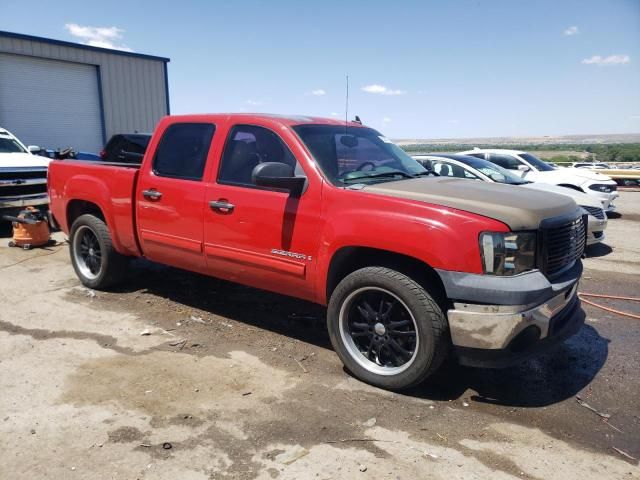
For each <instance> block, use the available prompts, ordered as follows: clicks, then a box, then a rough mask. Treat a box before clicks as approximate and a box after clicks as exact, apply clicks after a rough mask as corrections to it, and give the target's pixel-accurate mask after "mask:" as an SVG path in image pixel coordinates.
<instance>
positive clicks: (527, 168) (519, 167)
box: [518, 165, 531, 172]
mask: <svg viewBox="0 0 640 480" xmlns="http://www.w3.org/2000/svg"><path fill="white" fill-rule="evenodd" d="M518 170H520V171H521V172H528V171H529V170H531V168H529V167H528V166H526V165H518Z"/></svg>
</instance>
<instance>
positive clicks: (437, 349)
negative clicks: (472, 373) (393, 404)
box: [327, 267, 450, 390]
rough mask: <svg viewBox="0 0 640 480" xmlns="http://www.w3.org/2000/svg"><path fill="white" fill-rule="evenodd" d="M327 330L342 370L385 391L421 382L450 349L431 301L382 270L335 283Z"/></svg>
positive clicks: (364, 271) (399, 276) (441, 315)
mask: <svg viewBox="0 0 640 480" xmlns="http://www.w3.org/2000/svg"><path fill="white" fill-rule="evenodd" d="M378 298H379V299H380V300H377V299H378ZM373 304H375V306H374V305H373ZM367 305H368V307H367ZM389 305H391V306H389ZM369 307H371V308H369ZM403 311H406V312H405V313H403ZM373 312H375V313H373ZM365 324H367V325H368V326H366V325H365ZM381 325H382V326H381ZM327 326H328V329H329V337H330V338H331V343H332V345H333V348H334V349H335V351H336V353H337V354H338V356H339V357H340V359H341V360H342V363H343V364H344V366H345V367H346V369H347V370H348V371H349V372H350V373H351V374H353V375H354V376H355V377H357V378H359V379H360V380H362V381H364V382H366V383H369V384H371V385H375V386H377V387H381V388H384V389H388V390H402V389H405V388H409V387H412V386H415V385H417V384H419V383H421V382H423V381H424V380H425V379H426V378H427V377H428V376H430V375H431V374H433V373H434V372H435V371H436V370H437V369H438V368H439V367H440V365H442V362H443V361H444V360H445V358H446V357H447V354H448V352H449V349H450V348H449V347H450V342H449V334H448V324H447V319H446V317H445V315H444V313H443V312H442V310H441V309H440V307H439V306H438V304H437V303H436V302H435V300H434V299H433V298H432V297H431V295H429V293H428V292H427V291H426V290H425V289H424V288H423V287H422V286H421V285H420V284H418V283H417V282H416V281H415V280H413V279H411V278H410V277H408V276H406V275H404V274H402V273H400V272H397V271H395V270H392V269H390V268H385V267H367V268H363V269H361V270H357V271H355V272H353V273H351V274H350V275H348V276H346V277H345V278H344V279H343V280H342V281H341V282H340V283H339V284H338V286H337V287H336V289H335V290H334V291H333V294H332V295H331V299H330V300H329V307H328V312H327ZM412 327H413V334H412V333H411V328H412ZM392 340H393V341H392ZM398 347H400V348H398ZM365 350H366V351H365ZM376 350H377V352H376ZM409 354H410V355H411V356H410V358H409Z"/></svg>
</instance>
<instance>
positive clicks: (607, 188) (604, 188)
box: [589, 183, 615, 193]
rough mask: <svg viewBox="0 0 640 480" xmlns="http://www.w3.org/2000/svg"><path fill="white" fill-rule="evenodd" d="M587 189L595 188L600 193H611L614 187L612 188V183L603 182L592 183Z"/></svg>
mask: <svg viewBox="0 0 640 480" xmlns="http://www.w3.org/2000/svg"><path fill="white" fill-rule="evenodd" d="M589 190H595V191H596V192H602V193H611V192H613V191H614V190H615V189H614V188H613V185H607V184H605V183H594V184H593V185H589Z"/></svg>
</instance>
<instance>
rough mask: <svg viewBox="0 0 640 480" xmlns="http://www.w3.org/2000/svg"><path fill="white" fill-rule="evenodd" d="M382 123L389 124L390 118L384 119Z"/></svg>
mask: <svg viewBox="0 0 640 480" xmlns="http://www.w3.org/2000/svg"><path fill="white" fill-rule="evenodd" d="M382 123H391V118H390V117H384V118H383V119H382Z"/></svg>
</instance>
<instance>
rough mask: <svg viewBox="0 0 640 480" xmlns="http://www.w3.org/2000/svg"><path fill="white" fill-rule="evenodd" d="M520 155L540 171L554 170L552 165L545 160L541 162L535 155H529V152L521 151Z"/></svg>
mask: <svg viewBox="0 0 640 480" xmlns="http://www.w3.org/2000/svg"><path fill="white" fill-rule="evenodd" d="M520 156H521V157H522V158H524V159H525V160H526V161H527V162H529V163H530V164H531V166H532V167H533V168H535V169H536V170H538V171H540V172H551V171H553V170H554V168H553V167H552V166H550V165H549V164H547V163H546V162H543V161H542V160H540V159H539V158H538V157H536V156H535V155H531V154H530V153H521V154H520Z"/></svg>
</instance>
